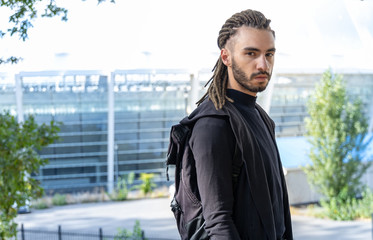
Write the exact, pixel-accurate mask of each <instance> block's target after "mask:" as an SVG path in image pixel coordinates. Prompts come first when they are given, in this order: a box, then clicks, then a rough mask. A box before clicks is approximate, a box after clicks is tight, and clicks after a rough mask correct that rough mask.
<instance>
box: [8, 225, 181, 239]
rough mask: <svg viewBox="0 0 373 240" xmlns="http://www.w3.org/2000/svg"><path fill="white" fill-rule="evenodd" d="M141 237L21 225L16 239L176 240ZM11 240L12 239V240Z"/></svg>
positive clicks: (143, 235) (143, 233) (59, 227)
mask: <svg viewBox="0 0 373 240" xmlns="http://www.w3.org/2000/svg"><path fill="white" fill-rule="evenodd" d="M141 235H142V236H141V237H140V236H136V237H123V236H121V235H120V234H117V235H112V234H104V233H103V230H102V228H99V229H98V231H97V233H93V232H90V233H82V232H72V231H62V227H61V225H59V226H58V228H57V230H56V231H53V230H41V229H26V228H25V227H24V226H23V224H22V225H21V228H20V229H18V232H17V239H19V240H145V239H146V240H176V239H171V238H153V237H146V236H145V232H144V231H142V234H141ZM12 240H13V239H12Z"/></svg>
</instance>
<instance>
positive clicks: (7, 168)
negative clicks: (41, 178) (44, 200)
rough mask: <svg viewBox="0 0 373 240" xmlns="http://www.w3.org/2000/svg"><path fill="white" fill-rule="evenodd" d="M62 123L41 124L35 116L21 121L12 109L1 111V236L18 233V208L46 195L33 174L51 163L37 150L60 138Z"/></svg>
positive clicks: (10, 235)
mask: <svg viewBox="0 0 373 240" xmlns="http://www.w3.org/2000/svg"><path fill="white" fill-rule="evenodd" d="M58 131H59V127H58V123H56V122H54V121H51V122H50V125H46V124H42V125H38V124H37V123H36V122H35V119H34V117H33V116H29V117H28V119H27V120H26V121H24V122H23V123H18V122H17V120H16V118H15V117H14V116H12V115H11V114H10V113H9V112H5V113H3V114H0V239H1V240H3V239H7V238H10V237H12V236H15V234H16V228H17V224H16V223H15V222H14V218H15V217H16V216H17V207H16V206H24V205H25V204H26V202H27V201H30V200H31V199H32V198H38V197H40V196H42V194H43V189H42V188H41V187H40V185H39V182H38V181H37V180H36V179H34V178H32V177H30V176H31V175H32V174H37V173H38V171H39V168H40V166H42V165H44V164H46V163H47V160H46V159H42V158H40V156H39V154H38V152H37V151H40V150H41V148H42V147H45V146H47V145H48V144H50V143H53V142H54V141H55V140H57V139H58V135H57V134H58Z"/></svg>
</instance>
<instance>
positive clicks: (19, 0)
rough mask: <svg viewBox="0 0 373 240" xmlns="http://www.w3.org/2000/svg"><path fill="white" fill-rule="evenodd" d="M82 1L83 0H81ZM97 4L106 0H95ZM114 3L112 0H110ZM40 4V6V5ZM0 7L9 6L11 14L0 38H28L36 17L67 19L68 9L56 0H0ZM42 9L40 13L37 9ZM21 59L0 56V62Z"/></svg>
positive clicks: (0, 32) (23, 39)
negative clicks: (8, 36)
mask: <svg viewBox="0 0 373 240" xmlns="http://www.w3.org/2000/svg"><path fill="white" fill-rule="evenodd" d="M83 1H84V0H83ZM97 1H98V4H100V3H102V2H105V1H106V0H97ZM110 2H112V3H114V2H115V1H114V0H110ZM41 5H42V6H41ZM0 7H6V8H9V9H10V10H11V11H12V14H11V15H10V16H9V23H10V24H11V27H10V28H8V29H3V30H2V29H0V38H3V37H4V36H5V35H7V34H9V35H10V36H13V35H18V36H19V38H20V39H21V40H22V41H26V40H27V38H28V30H29V29H30V28H32V27H33V22H34V20H35V19H36V18H38V17H42V18H45V17H46V18H52V17H56V16H61V20H62V21H67V14H68V10H67V9H66V8H63V7H60V5H57V3H56V0H49V1H43V0H6V1H4V0H0ZM39 9H42V10H43V11H42V13H40V12H39V11H38V10H39ZM19 60H21V58H20V57H14V56H11V57H7V58H0V64H3V63H17V62H18V61H19Z"/></svg>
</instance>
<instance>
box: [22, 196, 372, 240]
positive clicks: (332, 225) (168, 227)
mask: <svg viewBox="0 0 373 240" xmlns="http://www.w3.org/2000/svg"><path fill="white" fill-rule="evenodd" d="M292 219H293V232H294V238H295V239H296V240H311V239H312V240H315V239H318V240H330V239H332V240H351V239H359V240H372V239H373V238H372V223H371V221H351V222H338V221H330V220H323V219H315V218H311V217H306V216H293V217H292ZM136 220H139V221H140V225H141V228H142V229H143V230H144V231H145V236H146V237H148V238H157V239H179V235H178V232H177V229H176V225H175V220H174V218H173V215H172V212H171V211H170V208H169V199H167V198H160V199H143V200H131V201H124V202H104V203H86V204H76V205H67V206H61V207H53V208H49V209H44V210H32V212H31V213H29V214H20V215H19V216H18V217H17V219H16V222H17V223H19V224H21V223H23V225H24V227H25V229H42V230H53V231H57V228H58V225H60V226H61V228H62V230H63V231H72V232H82V233H92V232H94V233H96V232H98V231H99V230H98V229H99V228H102V230H103V233H104V234H112V235H114V234H116V233H117V229H118V228H126V229H129V230H132V228H133V226H134V223H135V221H136Z"/></svg>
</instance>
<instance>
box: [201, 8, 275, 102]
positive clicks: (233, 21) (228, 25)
mask: <svg viewBox="0 0 373 240" xmlns="http://www.w3.org/2000/svg"><path fill="white" fill-rule="evenodd" d="M270 22H271V20H269V19H267V18H266V17H265V16H264V15H263V14H262V13H261V12H258V11H254V10H250V9H248V10H245V11H242V12H239V13H236V14H234V15H233V16H232V17H231V18H229V19H228V20H227V21H226V22H225V23H224V25H223V26H222V28H221V29H220V31H219V36H218V47H219V49H220V50H221V49H222V48H224V47H225V45H226V43H227V41H228V40H229V39H230V38H231V37H232V36H233V35H235V34H236V32H237V30H238V28H239V27H241V26H243V25H245V26H248V27H253V28H256V29H265V30H269V31H271V32H272V33H273V36H275V32H274V31H273V30H272V29H271V27H270V26H269V24H270ZM212 71H213V74H212V77H211V78H210V80H209V81H208V82H207V83H206V85H205V87H206V86H207V85H209V84H210V86H209V88H208V89H207V92H206V93H205V95H203V97H202V98H201V99H200V100H199V101H198V102H197V104H198V105H200V104H201V103H202V102H203V101H204V100H205V99H206V98H209V99H210V100H211V101H212V102H213V103H214V105H215V108H216V109H221V108H222V107H223V106H224V104H225V101H226V100H228V101H232V100H231V99H230V98H228V97H227V96H226V90H227V84H228V70H227V66H225V65H224V63H223V61H222V59H221V56H219V59H218V61H217V62H216V64H215V66H214V68H213V69H212Z"/></svg>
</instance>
